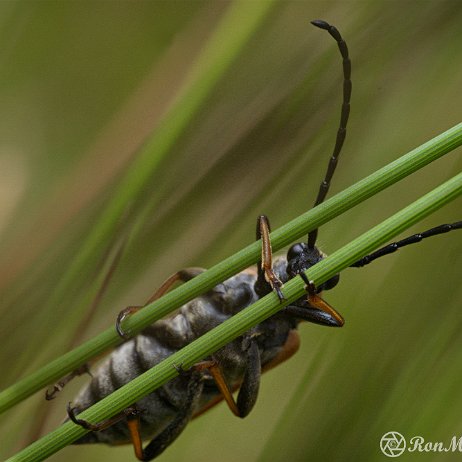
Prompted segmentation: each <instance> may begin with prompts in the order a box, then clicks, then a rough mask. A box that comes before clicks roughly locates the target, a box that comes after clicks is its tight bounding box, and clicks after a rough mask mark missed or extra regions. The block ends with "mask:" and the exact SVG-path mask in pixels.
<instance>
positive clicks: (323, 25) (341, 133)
mask: <svg viewBox="0 0 462 462" xmlns="http://www.w3.org/2000/svg"><path fill="white" fill-rule="evenodd" d="M311 24H313V26H316V27H319V28H320V29H324V30H326V31H327V32H329V34H330V35H331V36H332V37H333V38H334V39H335V40H336V42H337V45H338V48H339V50H340V54H341V55H342V58H343V103H342V111H341V114H340V125H339V128H338V131H337V139H336V141H335V146H334V150H333V152H332V156H331V158H330V160H329V164H328V166H327V172H326V175H325V177H324V180H323V181H322V183H321V185H320V187H319V192H318V197H317V198H316V201H315V203H314V207H316V206H317V205H319V204H321V203H322V202H323V201H324V199H325V197H326V195H327V192H328V191H329V187H330V181H331V179H332V176H333V175H334V172H335V167H337V161H338V156H339V155H340V151H341V150H342V146H343V142H344V141H345V136H346V126H347V122H348V117H349V115H350V98H351V80H350V76H351V61H350V57H349V56H348V47H347V44H346V42H345V40H343V38H342V36H341V35H340V32H339V31H338V30H337V29H336V28H335V27H334V26H331V25H330V24H328V23H327V22H325V21H322V20H321V19H315V20H314V21H311ZM317 236H318V229H317V228H316V229H313V231H311V232H310V233H309V234H308V248H310V249H312V248H314V245H315V243H316V238H317Z"/></svg>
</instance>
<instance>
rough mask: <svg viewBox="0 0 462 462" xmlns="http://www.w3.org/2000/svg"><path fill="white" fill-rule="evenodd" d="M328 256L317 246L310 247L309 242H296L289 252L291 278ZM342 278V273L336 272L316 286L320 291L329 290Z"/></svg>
mask: <svg viewBox="0 0 462 462" xmlns="http://www.w3.org/2000/svg"><path fill="white" fill-rule="evenodd" d="M325 257H326V254H325V253H324V252H321V251H320V250H319V249H318V248H317V247H316V246H313V247H309V246H308V244H305V243H303V242H299V243H298V244H294V245H293V246H292V247H291V248H290V249H289V250H288V252H287V274H288V275H289V277H290V278H293V277H295V276H297V274H299V273H301V272H303V271H306V270H307V269H309V268H311V267H312V266H313V265H315V264H316V263H318V262H320V261H321V260H322V259H324V258H325ZM339 280H340V275H339V274H336V275H335V276H332V277H331V278H330V279H328V280H327V281H326V282H324V283H322V284H320V285H319V286H318V287H316V290H317V292H318V293H320V292H322V291H323V290H329V289H332V288H333V287H335V286H336V285H337V284H338V282H339Z"/></svg>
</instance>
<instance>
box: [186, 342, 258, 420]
mask: <svg viewBox="0 0 462 462" xmlns="http://www.w3.org/2000/svg"><path fill="white" fill-rule="evenodd" d="M242 347H243V353H244V354H245V355H246V364H247V368H246V370H245V373H244V378H243V381H242V383H241V385H240V388H239V393H238V395H237V401H236V400H235V399H234V397H233V394H232V390H231V388H230V387H229V386H228V384H227V382H226V379H225V376H224V375H223V372H222V370H221V368H220V365H219V362H218V361H217V360H211V361H202V362H200V363H198V364H196V365H194V366H193V367H194V368H195V369H197V370H203V369H207V370H208V371H209V372H210V374H211V375H212V377H213V379H214V381H215V384H216V386H217V388H218V389H219V390H220V393H221V395H222V396H221V398H222V399H224V400H225V401H226V404H227V405H228V407H229V409H230V410H231V412H232V413H233V414H234V415H235V416H237V417H241V418H244V417H246V416H247V415H248V414H249V413H250V411H251V410H252V408H253V406H254V404H255V402H256V400H257V396H258V390H259V387H260V376H261V361H260V352H259V350H258V345H257V342H256V341H255V338H254V336H253V335H252V334H248V335H247V336H245V337H244V339H243V343H242Z"/></svg>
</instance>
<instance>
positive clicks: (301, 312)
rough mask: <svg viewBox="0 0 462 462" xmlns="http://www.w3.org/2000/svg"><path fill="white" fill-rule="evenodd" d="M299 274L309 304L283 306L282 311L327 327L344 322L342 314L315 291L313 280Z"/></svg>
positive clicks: (341, 324)
mask: <svg viewBox="0 0 462 462" xmlns="http://www.w3.org/2000/svg"><path fill="white" fill-rule="evenodd" d="M299 274H300V277H301V278H302V279H303V281H304V282H305V283H306V286H305V288H306V290H307V292H308V303H309V306H306V307H305V306H303V307H300V306H292V305H289V306H286V307H285V308H283V310H282V311H283V312H284V313H287V314H289V315H291V316H294V317H296V318H299V319H303V320H304V321H309V322H313V323H315V324H321V325H323V326H328V327H342V326H343V325H344V324H345V320H344V319H343V317H342V315H341V314H340V313H338V312H337V311H336V310H335V309H334V308H333V307H332V306H330V305H329V304H328V303H327V302H326V301H325V300H323V299H322V298H321V297H320V296H319V295H318V294H317V293H316V286H315V285H314V283H313V281H309V280H308V278H307V277H306V275H305V273H299Z"/></svg>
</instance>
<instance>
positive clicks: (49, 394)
mask: <svg viewBox="0 0 462 462" xmlns="http://www.w3.org/2000/svg"><path fill="white" fill-rule="evenodd" d="M83 374H89V375H90V377H92V375H91V372H90V369H89V367H88V364H86V363H85V364H84V365H83V366H80V367H79V368H78V369H76V370H75V371H72V372H71V373H70V374H67V375H66V376H64V377H63V378H62V379H61V380H60V381H59V382H56V383H55V384H54V385H53V388H52V389H51V390H50V389H49V390H46V392H45V399H46V400H47V401H51V400H52V399H55V398H56V395H57V394H58V393H60V392H61V390H62V389H63V388H64V387H65V386H66V385H67V384H68V383H69V382H70V381H71V380H72V379H73V378H74V377H78V376H79V375H83Z"/></svg>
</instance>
